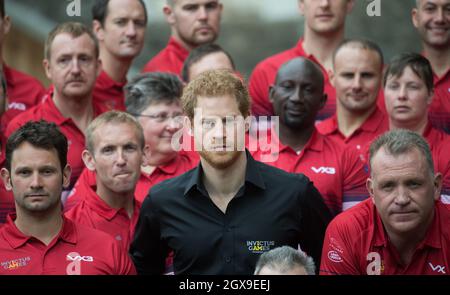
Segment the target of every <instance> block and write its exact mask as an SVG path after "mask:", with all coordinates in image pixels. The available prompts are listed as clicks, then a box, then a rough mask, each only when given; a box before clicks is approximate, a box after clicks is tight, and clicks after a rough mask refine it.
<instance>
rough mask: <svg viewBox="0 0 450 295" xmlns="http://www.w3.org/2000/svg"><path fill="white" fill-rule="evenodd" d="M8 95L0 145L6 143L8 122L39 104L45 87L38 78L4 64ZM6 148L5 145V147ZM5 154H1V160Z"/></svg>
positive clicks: (1, 122)
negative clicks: (5, 135)
mask: <svg viewBox="0 0 450 295" xmlns="http://www.w3.org/2000/svg"><path fill="white" fill-rule="evenodd" d="M3 73H4V75H5V80H6V91H7V96H8V106H7V110H6V111H5V112H4V113H3V114H2V115H0V146H3V145H5V144H6V137H4V134H5V130H6V127H7V125H8V123H9V122H10V121H11V120H12V119H13V118H14V117H16V116H17V115H18V114H21V113H23V112H25V111H26V110H28V109H30V108H31V107H33V106H35V105H37V104H38V103H39V102H40V101H41V100H42V98H43V96H44V95H45V89H44V87H43V86H42V84H41V82H39V81H38V80H37V79H36V78H34V77H32V76H29V75H27V74H24V73H22V72H19V71H17V70H15V69H13V68H10V67H8V66H7V65H6V64H3ZM3 149H4V147H3ZM2 157H3V155H0V160H1V158H2Z"/></svg>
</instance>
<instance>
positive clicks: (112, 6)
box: [94, 0, 147, 59]
mask: <svg viewBox="0 0 450 295" xmlns="http://www.w3.org/2000/svg"><path fill="white" fill-rule="evenodd" d="M146 27H147V24H146V20H145V11H144V7H143V6H142V4H141V3H140V2H139V1H138V0H110V1H109V3H108V13H107V16H106V18H105V21H104V24H103V26H102V25H101V24H100V23H99V22H98V21H94V32H95V33H96V35H97V38H98V40H99V41H100V43H101V44H103V47H102V48H104V50H107V51H108V52H109V53H110V54H111V55H112V56H114V57H116V58H117V59H133V58H135V57H136V56H138V55H139V53H140V52H141V50H142V47H143V46H144V36H145V30H146Z"/></svg>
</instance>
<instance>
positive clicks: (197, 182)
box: [184, 150, 266, 195]
mask: <svg viewBox="0 0 450 295" xmlns="http://www.w3.org/2000/svg"><path fill="white" fill-rule="evenodd" d="M245 154H246V156H247V166H246V167H245V183H246V184H247V183H251V184H252V185H254V186H256V187H258V188H260V189H263V190H264V189H266V184H265V182H264V180H263V178H262V176H261V173H260V171H259V170H260V168H259V167H258V164H257V163H256V161H255V159H253V157H252V156H251V155H250V152H249V151H248V150H245ZM202 174H203V168H202V164H201V162H200V163H199V164H198V166H197V168H195V169H194V170H193V175H192V177H191V178H190V179H189V181H188V183H187V185H186V188H185V190H184V195H187V194H188V193H189V192H190V191H191V190H192V188H193V187H195V188H197V190H199V191H200V192H202V191H206V190H205V186H204V184H203V181H202Z"/></svg>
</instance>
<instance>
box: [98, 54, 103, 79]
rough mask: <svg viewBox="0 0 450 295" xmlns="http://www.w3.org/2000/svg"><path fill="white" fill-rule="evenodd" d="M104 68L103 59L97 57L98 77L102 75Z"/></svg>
mask: <svg viewBox="0 0 450 295" xmlns="http://www.w3.org/2000/svg"><path fill="white" fill-rule="evenodd" d="M102 69H103V65H102V60H101V59H100V58H97V77H98V76H100V73H101V72H102Z"/></svg>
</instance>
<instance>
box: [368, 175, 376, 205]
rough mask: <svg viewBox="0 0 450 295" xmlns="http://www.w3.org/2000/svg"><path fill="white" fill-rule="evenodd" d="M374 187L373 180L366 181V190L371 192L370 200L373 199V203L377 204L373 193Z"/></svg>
mask: <svg viewBox="0 0 450 295" xmlns="http://www.w3.org/2000/svg"><path fill="white" fill-rule="evenodd" d="M373 186H374V183H373V180H372V179H371V178H370V177H369V178H367V180H366V188H367V191H368V192H369V196H370V198H371V199H372V202H374V203H375V199H374V196H375V195H374V193H373V191H374V190H373Z"/></svg>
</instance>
